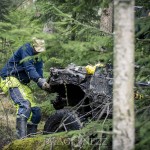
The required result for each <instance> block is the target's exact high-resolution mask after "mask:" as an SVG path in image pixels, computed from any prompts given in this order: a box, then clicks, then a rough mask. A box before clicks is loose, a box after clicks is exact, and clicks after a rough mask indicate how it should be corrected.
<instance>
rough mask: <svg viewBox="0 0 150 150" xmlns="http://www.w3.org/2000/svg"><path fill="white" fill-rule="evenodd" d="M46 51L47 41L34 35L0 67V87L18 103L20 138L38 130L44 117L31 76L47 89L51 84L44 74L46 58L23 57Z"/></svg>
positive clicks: (17, 128)
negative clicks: (35, 100)
mask: <svg viewBox="0 0 150 150" xmlns="http://www.w3.org/2000/svg"><path fill="white" fill-rule="evenodd" d="M44 51H45V42H44V40H42V39H37V38H33V39H32V43H26V44H24V45H23V46H21V47H20V48H19V49H18V50H17V51H16V52H14V54H13V56H12V57H11V58H10V59H9V60H8V62H7V63H6V65H5V66H4V67H3V68H2V70H1V71H0V77H1V80H0V87H1V88H2V90H3V92H5V93H8V94H9V95H10V98H11V99H12V100H13V102H14V105H16V106H17V118H16V130H17V135H18V138H23V137H25V136H26V135H27V134H31V133H35V132H36V131H37V125H38V123H39V122H40V120H41V111H40V108H39V107H37V106H36V104H35V103H34V97H33V94H32V91H31V89H30V88H29V87H28V86H27V84H28V83H29V82H30V80H33V81H34V82H36V83H37V85H38V86H39V87H40V88H41V89H43V90H45V89H48V88H49V87H50V86H49V84H48V83H47V82H46V79H45V78H43V62H42V60H39V59H38V58H34V59H33V58H31V59H30V60H29V59H27V61H22V60H23V59H24V58H27V57H28V56H34V55H37V54H39V53H42V52H44Z"/></svg>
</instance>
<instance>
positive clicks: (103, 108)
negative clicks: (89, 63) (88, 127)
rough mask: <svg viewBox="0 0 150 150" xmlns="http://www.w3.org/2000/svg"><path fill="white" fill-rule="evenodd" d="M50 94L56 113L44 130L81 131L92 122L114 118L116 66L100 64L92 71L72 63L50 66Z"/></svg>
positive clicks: (49, 119)
mask: <svg viewBox="0 0 150 150" xmlns="http://www.w3.org/2000/svg"><path fill="white" fill-rule="evenodd" d="M48 83H49V84H50V90H49V93H57V97H56V99H55V100H53V101H52V104H53V106H54V108H55V109H56V112H55V113H54V114H53V115H51V116H49V118H48V119H47V121H46V123H45V126H44V133H55V132H62V131H69V130H79V129H80V128H82V127H83V126H84V124H85V123H87V122H88V121H95V120H100V119H103V118H104V117H107V118H112V67H111V65H109V64H108V65H106V66H105V67H96V69H95V71H94V74H88V73H87V71H86V69H85V67H83V66H76V65H75V64H70V65H68V67H66V68H50V77H49V80H48Z"/></svg>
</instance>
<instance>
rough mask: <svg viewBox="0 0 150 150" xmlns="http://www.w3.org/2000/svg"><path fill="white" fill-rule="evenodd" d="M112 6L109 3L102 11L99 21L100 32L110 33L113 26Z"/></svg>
mask: <svg viewBox="0 0 150 150" xmlns="http://www.w3.org/2000/svg"><path fill="white" fill-rule="evenodd" d="M112 21H113V4H112V3H110V4H109V7H108V8H104V9H103V10H102V14H101V19H100V30H101V31H104V32H106V33H112V28H113V27H112V25H113V22H112Z"/></svg>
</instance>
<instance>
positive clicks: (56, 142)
mask: <svg viewBox="0 0 150 150" xmlns="http://www.w3.org/2000/svg"><path fill="white" fill-rule="evenodd" d="M108 124H111V123H110V121H108ZM106 128H107V127H106ZM106 128H103V124H102V123H100V122H99V123H92V124H89V125H88V126H87V127H85V128H83V129H82V130H78V131H70V132H60V133H55V134H48V135H36V136H34V137H32V138H25V139H21V140H15V141H13V142H12V143H10V144H9V145H7V146H5V147H4V149H3V150H16V149H17V150H49V149H51V148H53V150H70V149H72V148H73V149H74V150H78V149H79V148H81V149H83V150H90V149H92V148H93V147H95V146H99V145H101V146H103V145H102V144H101V143H100V141H102V140H103V138H104V136H102V134H101V135H100V136H99V131H100V130H105V129H106ZM106 130H107V129H106ZM108 130H109V129H108ZM108 130H107V131H108ZM103 135H104V134H103ZM105 136H106V135H105ZM100 137H102V139H101V140H100ZM105 141H106V138H105ZM105 146H106V143H105Z"/></svg>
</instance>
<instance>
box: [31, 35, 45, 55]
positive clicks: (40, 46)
mask: <svg viewBox="0 0 150 150" xmlns="http://www.w3.org/2000/svg"><path fill="white" fill-rule="evenodd" d="M32 42H33V47H34V49H35V51H36V52H38V53H40V52H44V51H45V41H44V40H43V39H38V38H36V37H33V38H32Z"/></svg>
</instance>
